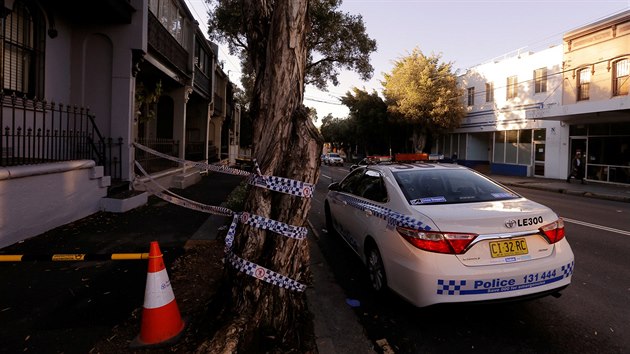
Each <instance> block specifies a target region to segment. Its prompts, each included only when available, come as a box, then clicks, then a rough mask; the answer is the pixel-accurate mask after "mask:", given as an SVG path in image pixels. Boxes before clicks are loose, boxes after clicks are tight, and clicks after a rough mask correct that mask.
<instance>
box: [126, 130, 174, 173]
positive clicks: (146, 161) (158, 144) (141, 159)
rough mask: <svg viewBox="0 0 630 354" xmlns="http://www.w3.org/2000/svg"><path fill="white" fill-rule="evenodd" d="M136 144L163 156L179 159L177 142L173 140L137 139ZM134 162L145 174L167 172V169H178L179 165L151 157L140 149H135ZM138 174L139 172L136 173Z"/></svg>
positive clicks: (157, 157)
mask: <svg viewBox="0 0 630 354" xmlns="http://www.w3.org/2000/svg"><path fill="white" fill-rule="evenodd" d="M137 142H138V144H140V145H144V146H146V147H149V148H151V149H153V150H156V151H158V152H161V153H163V154H166V155H169V156H173V157H179V141H178V140H173V139H145V138H139V139H138V140H137ZM136 161H138V163H140V165H142V168H143V169H144V170H145V171H146V172H147V173H155V172H160V171H164V170H167V169H169V168H173V167H178V166H179V163H178V162H175V161H171V160H168V159H165V158H163V157H160V156H156V155H153V154H151V153H148V152H146V151H144V150H141V149H136ZM136 173H137V174H140V171H138V170H137V171H136Z"/></svg>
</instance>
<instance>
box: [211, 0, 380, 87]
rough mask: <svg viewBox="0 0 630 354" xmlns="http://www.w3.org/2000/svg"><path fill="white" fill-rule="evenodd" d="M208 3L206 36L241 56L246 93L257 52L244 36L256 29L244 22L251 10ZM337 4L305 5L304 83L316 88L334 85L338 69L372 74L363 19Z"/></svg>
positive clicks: (226, 1)
mask: <svg viewBox="0 0 630 354" xmlns="http://www.w3.org/2000/svg"><path fill="white" fill-rule="evenodd" d="M211 4H212V5H213V6H212V7H213V10H211V11H210V12H209V20H208V25H209V26H208V28H209V37H210V39H211V40H213V41H216V42H220V43H226V44H227V45H228V48H229V49H230V53H231V54H234V55H239V56H240V57H241V59H242V61H241V65H242V66H243V77H242V81H243V82H242V84H243V87H245V89H246V91H247V90H251V89H252V88H253V82H254V79H253V77H255V72H253V70H252V69H251V68H252V67H255V66H253V65H252V64H253V63H254V62H255V61H256V58H253V57H252V55H256V54H255V53H258V52H259V51H258V50H257V48H251V47H250V44H249V43H248V42H247V39H246V37H245V33H246V32H247V31H248V29H249V28H254V27H256V28H259V27H260V26H258V25H257V24H251V23H246V22H245V21H244V19H245V18H247V16H245V15H244V14H245V11H249V10H251V9H249V8H248V7H246V6H245V7H244V6H243V4H247V2H246V1H245V2H244V1H241V0H221V1H218V0H213V1H212V2H211ZM340 5H341V0H311V1H310V4H309V17H310V22H311V23H310V26H311V27H310V28H311V30H310V32H309V34H308V38H307V41H308V43H307V48H308V55H307V68H306V84H311V85H314V86H316V87H318V88H320V89H325V88H326V86H327V83H329V82H330V83H332V84H333V85H335V86H336V85H338V84H339V81H338V76H339V74H340V70H352V71H355V72H357V73H358V74H359V75H360V77H361V78H362V79H364V80H369V79H370V78H371V77H372V73H373V72H374V68H373V67H372V65H371V64H370V54H371V53H372V52H374V51H376V41H375V40H373V39H371V38H369V37H368V35H367V33H366V28H365V24H364V23H363V18H362V17H361V16H360V15H350V14H348V13H343V12H341V11H339V10H338V8H339V6H340ZM260 35H261V36H264V35H265V34H264V33H260ZM248 56H249V57H248Z"/></svg>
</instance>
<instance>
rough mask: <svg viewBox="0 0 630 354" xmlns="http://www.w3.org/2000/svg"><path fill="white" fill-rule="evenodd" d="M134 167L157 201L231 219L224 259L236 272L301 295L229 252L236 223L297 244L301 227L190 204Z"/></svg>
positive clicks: (283, 280) (286, 282) (303, 232)
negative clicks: (283, 237) (291, 240)
mask: <svg viewBox="0 0 630 354" xmlns="http://www.w3.org/2000/svg"><path fill="white" fill-rule="evenodd" d="M135 164H136V166H137V167H138V169H139V170H140V172H142V173H143V174H144V175H145V176H146V177H148V178H149V180H150V181H151V182H153V183H154V185H155V186H156V187H157V189H159V190H155V189H154V188H152V187H151V186H150V185H148V184H144V186H145V188H146V189H147V191H149V192H151V193H152V194H154V195H155V196H157V197H158V198H161V199H163V200H165V201H167V202H170V203H172V204H175V205H179V206H183V207H185V208H188V209H193V210H198V211H202V212H205V213H210V214H217V215H223V216H233V218H232V223H231V224H230V227H229V229H228V233H227V235H226V237H225V252H226V255H230V254H232V259H231V261H230V264H232V265H233V266H235V267H236V268H237V269H238V270H240V271H243V272H245V273H247V274H249V275H251V276H253V277H256V278H258V279H261V280H264V281H266V282H268V283H271V284H274V285H278V286H281V287H284V288H288V289H291V290H298V291H304V289H305V288H306V287H305V286H304V285H302V284H300V283H299V282H297V281H295V280H293V279H291V278H289V277H286V276H284V275H281V274H278V273H276V272H273V271H271V270H269V269H267V268H264V267H261V266H259V265H257V264H256V263H253V262H250V261H247V260H244V259H242V258H240V257H238V256H236V255H234V254H233V252H232V244H233V242H234V236H235V234H236V227H237V225H238V222H239V221H240V222H241V223H243V224H246V225H251V226H254V227H256V228H259V229H263V230H269V231H272V232H275V233H278V234H280V235H283V236H286V237H290V238H294V239H298V240H302V239H305V238H306V235H307V233H308V230H307V229H306V228H305V227H299V226H292V225H288V224H285V223H282V222H279V221H276V220H272V219H269V218H266V217H264V216H260V215H255V214H250V213H246V212H242V213H235V212H234V211H232V210H230V209H228V208H224V207H217V206H212V205H206V204H203V203H199V202H196V201H194V200H190V199H187V198H184V197H181V196H178V195H177V194H175V193H173V192H171V191H169V190H168V189H166V188H164V187H163V186H161V185H160V184H159V183H158V182H157V181H155V180H154V179H153V178H152V177H151V176H149V175H148V174H147V173H146V171H145V170H144V168H142V165H140V163H138V161H135Z"/></svg>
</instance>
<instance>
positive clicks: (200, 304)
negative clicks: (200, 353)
mask: <svg viewBox="0 0 630 354" xmlns="http://www.w3.org/2000/svg"><path fill="white" fill-rule="evenodd" d="M223 247H224V244H223V243H222V242H219V241H217V240H200V241H189V242H188V243H187V244H186V247H185V253H184V254H183V255H182V256H180V257H179V258H177V259H176V260H175V262H174V263H173V265H172V266H171V268H170V269H167V273H168V276H169V280H170V281H171V285H172V287H173V292H174V293H175V300H176V301H177V305H178V307H179V310H180V313H181V316H182V318H184V319H185V320H186V328H185V329H184V331H183V333H182V334H181V337H180V338H179V340H178V341H177V342H176V343H174V344H173V345H170V346H161V347H153V348H134V349H132V348H130V345H131V343H132V341H133V340H134V339H135V338H136V336H138V334H140V323H141V319H142V308H138V309H136V310H135V311H133V312H132V314H131V316H130V318H129V319H128V320H127V321H125V322H124V323H122V324H120V325H118V326H116V327H114V328H112V331H111V333H110V334H109V335H108V336H107V337H105V338H102V339H101V340H100V341H99V342H98V343H97V344H96V345H95V346H94V348H93V349H92V350H91V351H90V353H146V352H151V353H193V352H195V351H196V350H197V348H198V347H199V345H200V344H201V343H203V341H204V340H205V339H206V338H207V335H208V333H207V332H205V331H203V329H202V328H200V324H201V323H202V322H203V320H204V315H205V314H206V309H207V307H208V303H209V302H210V300H211V298H212V296H213V295H214V294H215V293H216V291H217V289H218V286H219V281H220V279H221V276H222V273H223V254H224V253H223V252H224V250H223Z"/></svg>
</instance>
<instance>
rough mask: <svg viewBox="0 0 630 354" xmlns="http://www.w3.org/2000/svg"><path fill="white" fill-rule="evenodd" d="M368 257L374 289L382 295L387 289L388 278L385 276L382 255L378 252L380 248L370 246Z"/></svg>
mask: <svg viewBox="0 0 630 354" xmlns="http://www.w3.org/2000/svg"><path fill="white" fill-rule="evenodd" d="M366 256H367V268H368V275H369V276H370V283H371V284H372V288H373V289H374V290H376V291H377V292H379V293H382V292H384V291H385V289H387V277H386V276H385V267H384V266H383V259H382V258H381V253H380V252H379V251H378V247H376V245H371V246H369V247H368V249H367V253H366Z"/></svg>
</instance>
